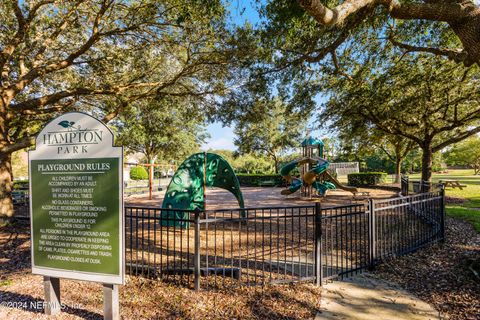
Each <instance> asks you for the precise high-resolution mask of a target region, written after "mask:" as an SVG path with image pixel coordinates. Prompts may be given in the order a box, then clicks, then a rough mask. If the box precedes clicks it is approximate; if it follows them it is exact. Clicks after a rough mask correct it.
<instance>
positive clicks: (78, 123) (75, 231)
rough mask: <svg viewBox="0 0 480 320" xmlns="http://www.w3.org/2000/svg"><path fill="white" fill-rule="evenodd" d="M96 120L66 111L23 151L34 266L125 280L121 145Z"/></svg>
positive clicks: (85, 276)
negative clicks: (26, 158)
mask: <svg viewBox="0 0 480 320" xmlns="http://www.w3.org/2000/svg"><path fill="white" fill-rule="evenodd" d="M112 142H113V135H112V133H111V132H110V130H109V129H108V128H107V127H106V126H105V125H104V124H103V123H101V122H100V121H98V120H96V119H94V118H92V117H90V116H88V115H86V114H82V113H68V114H65V115H63V116H61V117H59V118H57V119H55V120H53V121H52V122H50V123H49V124H48V125H47V126H46V127H45V129H44V130H42V132H41V133H40V135H39V136H38V137H37V147H36V150H35V151H32V152H31V153H30V156H29V158H30V159H29V160H30V161H29V162H30V195H31V196H30V198H31V199H30V206H31V228H32V269H33V272H34V273H37V274H42V275H47V276H53V277H64V278H72V279H79V280H91V281H97V282H104V283H115V284H121V283H123V278H124V276H123V275H124V264H123V239H124V237H123V233H124V232H123V214H122V212H123V203H122V199H123V194H122V152H121V148H117V147H112Z"/></svg>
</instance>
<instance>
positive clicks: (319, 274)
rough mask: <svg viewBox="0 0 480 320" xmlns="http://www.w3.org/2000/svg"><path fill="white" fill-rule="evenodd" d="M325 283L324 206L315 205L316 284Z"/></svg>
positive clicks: (317, 203) (318, 203)
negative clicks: (323, 261)
mask: <svg viewBox="0 0 480 320" xmlns="http://www.w3.org/2000/svg"><path fill="white" fill-rule="evenodd" d="M322 282H323V267H322V205H321V204H320V202H316V203H315V284H316V285H317V286H321V285H322Z"/></svg>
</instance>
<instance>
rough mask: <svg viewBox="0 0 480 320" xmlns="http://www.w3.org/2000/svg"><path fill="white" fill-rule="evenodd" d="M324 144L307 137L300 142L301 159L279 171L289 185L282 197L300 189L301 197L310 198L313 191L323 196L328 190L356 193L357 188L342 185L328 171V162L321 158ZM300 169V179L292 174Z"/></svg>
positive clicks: (283, 191)
mask: <svg viewBox="0 0 480 320" xmlns="http://www.w3.org/2000/svg"><path fill="white" fill-rule="evenodd" d="M323 148H324V144H323V142H322V141H321V140H318V139H315V138H312V137H308V138H306V139H305V140H303V142H302V156H303V157H302V158H301V159H296V160H293V161H291V162H289V163H287V164H286V165H285V166H283V167H282V168H281V169H280V174H281V175H282V176H283V178H284V179H285V180H286V181H287V182H288V183H289V186H288V187H287V189H285V190H282V194H283V195H289V194H292V193H295V192H297V191H298V190H300V189H301V193H302V196H304V197H311V196H312V193H313V189H315V190H316V191H317V192H318V194H319V195H321V196H325V195H326V193H327V191H328V190H334V189H337V188H338V189H343V190H345V191H349V192H351V193H356V192H357V188H353V187H347V186H344V185H342V184H341V183H340V182H338V180H337V179H335V178H334V177H333V176H332V175H331V174H330V173H329V172H328V171H327V169H328V166H329V162H328V161H327V160H326V159H324V158H323ZM297 168H299V169H300V177H295V176H293V175H292V172H293V171H295V170H296V169H297Z"/></svg>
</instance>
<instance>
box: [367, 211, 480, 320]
mask: <svg viewBox="0 0 480 320" xmlns="http://www.w3.org/2000/svg"><path fill="white" fill-rule="evenodd" d="M479 259H480V235H479V234H478V233H476V232H475V230H474V229H473V227H472V226H471V225H470V224H468V223H467V222H464V221H461V220H457V219H452V218H448V219H447V220H446V241H445V243H444V244H436V245H433V246H430V247H427V248H425V249H423V250H420V251H418V252H416V253H413V254H411V255H407V256H404V257H401V258H397V259H395V260H394V261H391V262H390V263H385V264H382V265H381V266H379V267H378V269H377V270H376V272H375V274H377V275H379V276H381V277H382V278H384V279H387V280H389V281H392V282H394V283H397V284H398V285H400V286H401V287H402V288H404V289H406V290H408V291H409V292H412V293H414V294H415V295H417V296H418V297H420V298H421V299H422V300H425V301H427V302H428V303H430V304H432V305H433V306H435V308H436V309H437V310H439V311H440V312H441V314H442V315H443V316H444V317H446V318H450V319H478V315H479V314H480V279H479V278H478V274H480V270H478V269H479V265H480V263H479Z"/></svg>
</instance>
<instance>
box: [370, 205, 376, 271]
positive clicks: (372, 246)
mask: <svg viewBox="0 0 480 320" xmlns="http://www.w3.org/2000/svg"><path fill="white" fill-rule="evenodd" d="M368 207H369V208H368V248H369V268H370V269H372V268H373V266H374V265H375V264H376V260H377V234H376V228H375V218H376V217H375V202H374V200H373V199H371V198H370V199H369V200H368Z"/></svg>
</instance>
